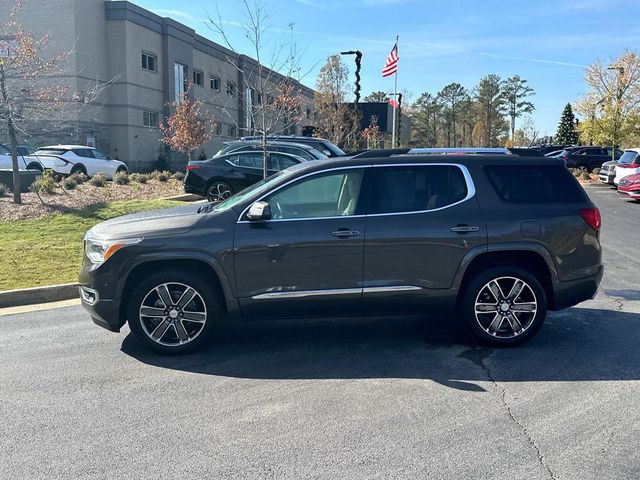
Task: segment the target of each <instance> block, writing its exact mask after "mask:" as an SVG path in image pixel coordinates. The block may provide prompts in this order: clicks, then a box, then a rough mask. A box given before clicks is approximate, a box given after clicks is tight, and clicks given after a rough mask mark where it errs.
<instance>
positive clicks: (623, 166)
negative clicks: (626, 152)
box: [618, 163, 640, 168]
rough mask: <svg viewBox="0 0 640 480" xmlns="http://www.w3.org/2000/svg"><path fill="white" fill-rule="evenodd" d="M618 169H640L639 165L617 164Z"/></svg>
mask: <svg viewBox="0 0 640 480" xmlns="http://www.w3.org/2000/svg"><path fill="white" fill-rule="evenodd" d="M618 167H622V168H640V163H623V164H618Z"/></svg>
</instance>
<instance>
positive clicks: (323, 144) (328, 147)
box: [241, 135, 346, 157]
mask: <svg viewBox="0 0 640 480" xmlns="http://www.w3.org/2000/svg"><path fill="white" fill-rule="evenodd" d="M241 140H244V141H247V140H249V141H251V140H252V141H256V140H257V141H260V140H262V137H256V136H253V137H242V138H241ZM267 141H269V142H270V141H278V142H291V143H301V144H303V145H309V146H310V147H313V148H315V149H316V150H318V151H319V152H320V153H322V154H324V155H326V156H327V157H344V156H345V155H346V153H344V151H342V149H341V148H340V147H338V146H337V145H335V144H333V143H331V142H330V141H329V140H325V139H324V138H316V137H304V136H301V135H269V136H267Z"/></svg>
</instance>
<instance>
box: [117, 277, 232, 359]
mask: <svg viewBox="0 0 640 480" xmlns="http://www.w3.org/2000/svg"><path fill="white" fill-rule="evenodd" d="M220 305H221V303H220V301H219V300H218V298H217V295H216V293H215V291H214V290H213V289H212V288H211V286H210V285H209V284H208V283H207V282H205V281H203V280H202V279H200V278H199V277H198V276H196V275H194V274H192V273H190V272H188V271H180V270H175V271H166V272H159V273H155V274H152V275H150V276H148V277H146V278H145V279H144V280H143V281H142V282H140V283H139V284H138V286H137V287H136V288H135V290H134V291H133V293H132V294H131V297H130V299H129V304H128V306H127V307H128V308H127V321H128V323H129V328H131V332H132V333H133V335H134V336H135V337H136V339H137V340H138V341H139V342H141V343H143V344H144V345H146V346H148V347H150V348H152V349H153V350H156V351H158V352H161V353H169V354H172V353H175V354H177V353H184V352H187V351H189V350H193V349H195V348H197V347H199V346H200V345H202V343H204V342H205V341H206V340H207V338H208V337H209V336H210V335H211V334H212V333H213V332H214V330H215V329H216V327H217V326H218V325H219V323H220V317H221V313H222V312H221V308H220Z"/></svg>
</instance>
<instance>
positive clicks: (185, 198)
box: [162, 193, 205, 202]
mask: <svg viewBox="0 0 640 480" xmlns="http://www.w3.org/2000/svg"><path fill="white" fill-rule="evenodd" d="M162 200H174V201H176V202H197V201H199V200H205V199H204V198H202V197H201V196H199V195H194V194H192V193H183V194H181V195H174V196H173V197H164V198H163V199H162Z"/></svg>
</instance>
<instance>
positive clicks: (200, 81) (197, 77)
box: [193, 70, 204, 87]
mask: <svg viewBox="0 0 640 480" xmlns="http://www.w3.org/2000/svg"><path fill="white" fill-rule="evenodd" d="M193 83H194V84H196V85H198V86H199V87H204V73H202V72H201V71H199V70H194V71H193Z"/></svg>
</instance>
